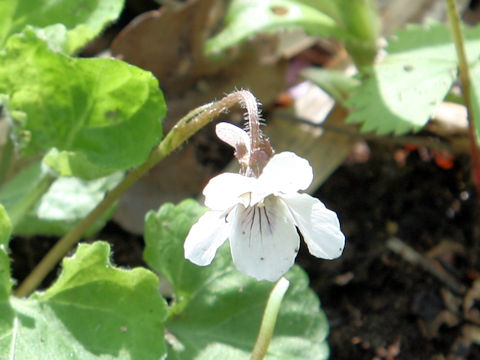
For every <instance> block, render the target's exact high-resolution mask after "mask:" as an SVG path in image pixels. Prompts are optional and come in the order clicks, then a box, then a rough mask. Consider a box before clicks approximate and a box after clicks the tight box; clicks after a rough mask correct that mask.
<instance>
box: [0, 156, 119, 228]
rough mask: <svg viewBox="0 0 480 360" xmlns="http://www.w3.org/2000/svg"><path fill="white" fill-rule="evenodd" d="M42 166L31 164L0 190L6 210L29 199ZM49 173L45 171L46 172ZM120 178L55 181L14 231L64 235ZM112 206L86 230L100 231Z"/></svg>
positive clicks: (42, 170) (41, 173) (117, 176)
mask: <svg viewBox="0 0 480 360" xmlns="http://www.w3.org/2000/svg"><path fill="white" fill-rule="evenodd" d="M44 171H45V168H44V166H43V167H42V165H41V163H34V164H32V165H30V166H28V167H27V168H25V169H24V170H23V171H22V172H20V173H19V174H17V175H16V176H15V177H14V178H12V179H11V180H10V181H9V182H8V183H7V184H5V185H4V186H3V187H2V188H1V189H0V202H1V203H3V204H4V205H5V207H6V209H7V211H10V209H13V208H14V207H15V205H16V204H18V203H19V202H21V201H23V199H24V198H25V197H27V196H30V195H31V194H32V192H33V191H35V189H36V188H37V187H38V183H39V182H40V181H41V179H42V176H43V172H44ZM47 171H48V170H47ZM122 178H123V174H122V173H121V172H117V173H113V174H112V175H109V176H108V177H104V178H100V179H96V180H90V181H85V180H81V179H78V178H73V177H63V178H58V179H57V180H55V181H54V182H53V184H52V185H51V186H50V188H49V189H48V191H47V192H46V193H45V194H44V195H43V197H42V198H41V200H40V202H39V203H38V204H37V206H36V207H35V208H34V209H33V210H32V211H31V212H30V214H28V215H27V216H26V217H25V218H24V219H23V220H22V221H20V223H19V224H18V225H17V226H16V228H15V234H17V235H20V236H32V235H56V236H61V235H64V234H66V233H67V232H68V231H69V230H70V229H71V228H72V227H73V226H74V225H75V224H76V223H77V222H78V221H80V220H82V219H83V218H84V217H85V216H86V215H87V214H88V213H89V212H90V211H91V210H93V208H94V207H95V206H96V205H97V204H98V203H99V202H100V201H102V200H103V198H104V197H105V194H106V192H107V191H110V190H111V189H113V188H114V187H115V186H116V185H117V184H118V183H119V182H120V181H121V180H122ZM114 210H115V206H113V207H112V208H111V209H110V210H109V211H108V212H106V213H104V214H103V215H102V217H101V218H99V219H98V220H97V221H96V222H95V223H94V225H93V226H92V227H90V228H89V230H88V231H87V236H88V234H92V233H94V232H96V231H98V230H99V229H101V228H102V227H103V226H104V225H105V223H106V222H107V220H108V219H110V217H111V216H112V215H113V212H114Z"/></svg>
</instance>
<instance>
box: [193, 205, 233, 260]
mask: <svg viewBox="0 0 480 360" xmlns="http://www.w3.org/2000/svg"><path fill="white" fill-rule="evenodd" d="M230 228H231V226H230V224H229V223H227V222H226V219H225V213H224V212H222V211H207V212H206V213H205V214H203V215H202V216H201V217H200V219H198V221H197V222H196V223H195V224H194V225H193V226H192V228H191V229H190V232H189V233H188V235H187V238H186V239H185V243H184V244H183V248H184V250H185V258H186V259H188V260H190V261H191V262H193V263H194V264H197V265H200V266H205V265H208V264H210V263H211V262H212V260H213V258H214V257H215V254H216V252H217V249H218V248H219V247H220V246H221V245H222V244H223V243H224V242H225V240H226V239H227V237H228V234H229V233H230Z"/></svg>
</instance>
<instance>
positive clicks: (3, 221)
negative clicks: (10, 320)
mask: <svg viewBox="0 0 480 360" xmlns="http://www.w3.org/2000/svg"><path fill="white" fill-rule="evenodd" d="M11 233H12V224H11V223H10V219H9V218H8V214H7V211H6V210H5V208H4V207H3V205H2V204H0V304H1V302H3V301H5V300H6V299H8V296H9V294H10V289H11V287H12V281H11V280H10V258H9V257H8V242H9V241H10V235H11ZM1 309H2V308H1V305H0V311H1ZM0 318H1V316H0ZM1 329H2V325H1V321H0V331H1Z"/></svg>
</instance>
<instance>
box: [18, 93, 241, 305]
mask: <svg viewBox="0 0 480 360" xmlns="http://www.w3.org/2000/svg"><path fill="white" fill-rule="evenodd" d="M243 101H244V97H243V96H242V95H240V94H239V92H238V91H237V92H233V93H231V94H228V95H227V96H225V97H224V98H223V99H221V100H219V101H217V102H213V103H209V104H206V105H203V106H200V107H198V108H196V109H194V110H192V111H190V112H189V113H188V114H187V115H185V116H184V117H183V118H182V119H180V121H179V122H178V123H177V124H176V125H175V126H174V127H173V128H172V130H171V131H170V132H169V133H168V134H167V136H165V138H164V139H163V140H162V142H161V143H160V144H159V145H158V146H157V147H156V148H155V149H154V150H153V151H152V153H151V154H150V156H149V157H148V159H147V160H146V161H145V163H143V164H142V165H140V166H138V167H137V168H135V169H133V170H132V171H130V172H129V173H128V174H127V176H126V177H125V178H124V179H123V180H122V182H120V183H119V184H118V185H117V186H116V187H115V188H114V189H113V190H112V191H110V192H109V193H108V195H107V196H106V197H105V198H104V199H103V200H102V201H101V202H100V203H99V204H98V205H97V206H96V207H95V208H94V209H93V210H92V211H91V212H90V213H89V214H88V215H87V216H86V217H85V218H84V219H83V220H81V221H80V222H78V223H77V224H76V225H75V226H74V227H73V228H72V229H70V231H69V232H68V233H67V234H66V235H65V236H64V237H62V238H61V239H60V240H59V241H58V242H57V243H56V244H55V246H54V247H53V248H52V249H50V251H49V252H48V253H47V255H45V257H44V258H43V259H42V260H41V261H40V263H38V265H37V266H36V267H35V269H33V271H32V272H31V273H30V274H29V275H28V276H27V278H26V279H25V280H24V281H23V282H22V283H21V284H20V286H19V287H18V289H17V291H16V293H15V295H16V296H18V297H24V296H27V295H29V294H30V293H31V292H32V291H34V290H35V289H36V288H37V287H38V286H39V285H40V283H41V282H42V281H43V279H44V278H45V277H46V276H47V275H48V273H49V272H50V271H51V270H52V269H53V268H54V267H55V265H56V264H57V263H58V262H59V261H60V260H61V259H62V258H63V257H64V256H65V254H67V252H68V251H69V250H70V249H71V248H72V247H73V246H74V245H75V244H76V243H77V242H78V241H79V240H80V239H81V238H82V236H83V234H84V233H85V231H86V230H87V229H88V228H89V227H90V226H91V225H92V224H93V223H94V222H95V221H96V220H97V219H98V218H99V217H100V216H101V215H102V214H103V213H104V212H105V211H106V210H107V209H109V208H110V206H111V205H112V204H113V203H114V202H115V201H116V200H117V199H118V198H119V197H120V196H121V195H122V194H123V193H125V191H127V189H128V188H130V187H131V186H132V185H133V184H134V183H135V182H136V181H137V180H138V179H140V178H141V177H142V176H143V175H144V174H145V173H147V172H148V171H149V170H150V169H151V168H152V167H153V166H155V165H156V164H157V163H158V162H160V161H162V160H163V159H164V158H165V157H166V156H168V155H169V154H170V153H172V152H173V151H174V150H176V149H177V148H178V147H179V146H180V145H181V144H183V143H184V142H185V141H187V140H188V139H189V138H190V137H191V136H192V135H194V134H195V133H196V132H197V131H199V130H200V129H201V128H203V127H204V126H205V125H207V124H208V123H209V122H210V121H212V120H213V119H214V118H215V117H216V116H218V115H219V114H221V113H222V112H225V111H227V110H228V109H230V108H231V107H232V106H234V105H235V104H237V103H239V102H240V103H242V102H243Z"/></svg>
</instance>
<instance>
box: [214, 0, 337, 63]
mask: <svg viewBox="0 0 480 360" xmlns="http://www.w3.org/2000/svg"><path fill="white" fill-rule="evenodd" d="M322 4H325V9H326V10H327V12H329V13H331V14H332V15H334V13H335V12H336V8H335V6H333V5H328V4H327V3H326V2H325V1H322V2H318V3H317V6H315V5H313V4H312V2H311V1H310V2H308V1H306V2H301V1H295V0H264V1H256V0H247V1H245V0H233V1H232V2H231V4H230V7H229V9H228V12H227V15H226V17H225V19H224V21H225V27H224V29H223V30H222V31H221V32H220V33H219V34H217V35H216V36H215V37H213V38H211V39H209V40H208V41H207V42H206V44H205V51H206V53H207V54H213V53H217V52H220V51H222V50H224V49H226V48H228V47H231V46H234V45H237V44H239V43H240V42H242V41H243V40H245V39H247V38H248V37H250V36H252V35H254V34H256V33H258V32H269V33H270V32H276V31H279V30H284V29H289V28H302V29H303V30H305V31H306V32H307V33H308V34H310V35H315V36H331V35H336V36H342V30H341V28H340V27H339V26H338V24H337V22H336V21H335V20H334V19H333V18H332V17H330V16H328V15H326V13H325V12H322V11H320V10H319V7H320V5H322Z"/></svg>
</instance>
